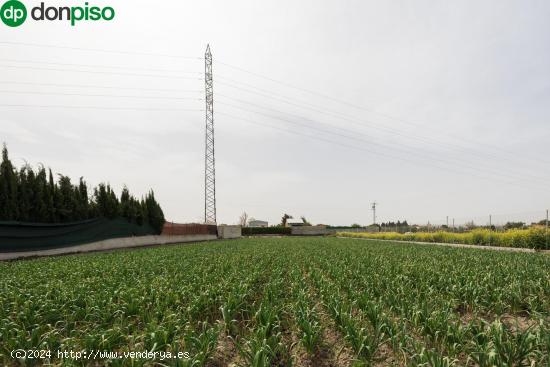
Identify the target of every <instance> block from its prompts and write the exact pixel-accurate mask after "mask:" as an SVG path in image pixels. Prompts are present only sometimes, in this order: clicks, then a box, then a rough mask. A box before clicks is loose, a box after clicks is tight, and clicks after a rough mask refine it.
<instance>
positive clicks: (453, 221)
mask: <svg viewBox="0 0 550 367" xmlns="http://www.w3.org/2000/svg"><path fill="white" fill-rule="evenodd" d="M454 231H455V219H454V218H453V232H454Z"/></svg>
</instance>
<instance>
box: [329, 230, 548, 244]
mask: <svg viewBox="0 0 550 367" xmlns="http://www.w3.org/2000/svg"><path fill="white" fill-rule="evenodd" d="M337 235H338V236H344V237H355V238H371V239H379V240H392V241H416V242H442V243H460V244H468V245H482V246H489V245H490V246H502V247H520V248H533V249H539V250H544V249H547V250H550V246H548V245H547V243H550V238H547V233H546V229H545V228H544V227H542V226H535V227H531V228H529V229H510V230H507V231H505V232H494V231H491V230H488V229H474V230H472V231H470V232H466V233H452V232H444V231H439V232H415V233H408V234H401V233H395V232H377V233H367V232H358V233H357V232H338V233H337Z"/></svg>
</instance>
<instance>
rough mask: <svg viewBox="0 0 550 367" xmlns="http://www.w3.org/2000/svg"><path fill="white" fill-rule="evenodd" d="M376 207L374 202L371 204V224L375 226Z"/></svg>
mask: <svg viewBox="0 0 550 367" xmlns="http://www.w3.org/2000/svg"><path fill="white" fill-rule="evenodd" d="M376 205H377V203H376V202H374V203H372V224H376Z"/></svg>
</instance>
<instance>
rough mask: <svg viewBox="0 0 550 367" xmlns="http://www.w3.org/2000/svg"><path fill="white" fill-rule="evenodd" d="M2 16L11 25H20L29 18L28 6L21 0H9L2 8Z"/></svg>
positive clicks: (0, 10) (0, 14)
mask: <svg viewBox="0 0 550 367" xmlns="http://www.w3.org/2000/svg"><path fill="white" fill-rule="evenodd" d="M0 18H2V22H4V24H5V25H7V26H9V27H19V26H20V25H21V24H23V23H24V22H25V19H27V8H25V5H23V3H22V2H20V1H19V0H8V1H6V2H5V3H4V5H2V8H1V9H0Z"/></svg>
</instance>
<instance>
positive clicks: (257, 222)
mask: <svg viewBox="0 0 550 367" xmlns="http://www.w3.org/2000/svg"><path fill="white" fill-rule="evenodd" d="M248 226H249V227H267V226H268V223H267V222H266V221H265V220H257V219H253V220H251V221H249V222H248Z"/></svg>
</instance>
